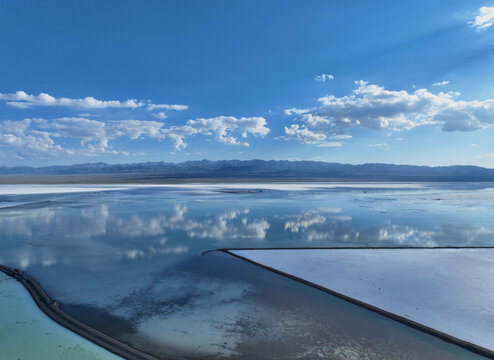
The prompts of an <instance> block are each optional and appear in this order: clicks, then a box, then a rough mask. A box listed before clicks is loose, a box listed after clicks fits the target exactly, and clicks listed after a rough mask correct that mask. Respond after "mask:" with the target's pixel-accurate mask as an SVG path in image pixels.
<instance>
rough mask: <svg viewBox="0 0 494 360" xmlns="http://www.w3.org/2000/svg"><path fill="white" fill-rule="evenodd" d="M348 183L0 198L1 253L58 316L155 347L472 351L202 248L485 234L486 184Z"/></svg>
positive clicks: (431, 242) (340, 353) (491, 201)
mask: <svg viewBox="0 0 494 360" xmlns="http://www.w3.org/2000/svg"><path fill="white" fill-rule="evenodd" d="M405 185H406V184H405ZM353 186H355V187H344V188H342V187H334V188H319V187H311V188H309V189H307V188H300V187H296V186H290V187H285V188H284V189H283V190H277V188H276V187H273V186H271V188H270V189H266V188H264V189H263V191H262V192H259V191H257V190H259V189H261V188H263V187H262V185H259V188H257V187H256V186H252V185H250V188H249V190H250V191H254V192H235V191H232V187H231V186H229V187H228V188H226V187H225V190H227V192H222V191H220V190H221V187H216V188H213V189H206V188H203V187H199V186H197V187H196V186H194V187H193V186H190V185H189V186H187V187H183V188H180V187H177V186H175V187H139V188H132V187H129V188H127V189H125V190H119V191H104V192H86V193H67V194H61V193H51V194H49V193H48V194H47V193H45V194H25V195H10V194H5V195H0V263H3V264H6V265H10V266H13V267H19V268H22V269H24V270H26V271H27V272H28V273H29V274H31V275H33V276H34V277H35V278H36V279H37V280H39V282H40V283H41V284H42V285H43V286H44V287H45V289H46V290H47V291H48V293H49V294H50V295H51V296H52V297H53V298H55V299H57V300H58V301H59V302H61V304H62V308H63V309H64V310H65V311H67V312H68V313H70V314H73V315H74V316H76V317H77V318H79V319H81V320H83V321H86V322H88V323H90V324H91V325H92V326H94V327H96V328H98V329H100V330H102V331H104V332H106V333H108V334H110V335H113V336H115V337H117V338H119V339H121V340H124V341H126V342H128V343H129V344H132V345H134V346H137V347H140V348H141V349H144V350H147V351H150V352H153V353H154V354H155V355H158V356H160V357H163V358H166V357H189V358H194V357H201V358H204V357H218V356H230V357H232V358H246V359H248V358H263V357H264V358H280V359H286V358H304V359H309V358H318V357H324V358H330V359H352V358H359V359H362V358H368V359H384V358H389V359H441V358H444V359H454V358H462V359H463V358H465V359H467V358H476V356H475V355H473V354H470V353H468V352H466V351H464V350H461V349H459V348H457V347H456V346H453V345H450V344H446V343H443V342H442V341H439V340H437V339H435V338H433V337H431V336H428V335H425V334H421V333H419V332H417V331H415V330H411V329H409V328H406V327H405V326H403V325H400V324H397V323H395V322H393V321H391V320H387V319H383V318H382V317H380V316H378V315H375V314H372V313H369V312H368V311H366V310H363V309H360V308H357V307H355V306H353V305H350V304H347V303H345V302H343V301H341V300H338V299H334V298H332V297H331V296H329V295H327V294H324V293H320V292H319V291H317V290H314V289H310V288H308V287H306V286H303V285H300V284H296V283H294V282H293V281H291V280H287V279H283V278H281V277H279V276H278V275H275V274H270V273H267V272H266V271H264V270H260V269H257V268H256V267H254V266H253V265H250V264H246V263H243V262H241V261H240V260H237V259H231V258H229V257H227V256H226V255H218V254H216V253H209V254H208V255H205V256H200V254H201V252H202V251H205V250H210V249H215V248H224V247H308V246H373V247H375V246H448V245H452V246H477V245H479V246H484V245H494V223H493V222H492V213H493V210H494V188H493V187H492V186H491V185H489V184H487V185H486V184H420V185H419V186H418V185H417V184H411V185H410V186H404V185H403V184H400V187H398V188H397V187H396V186H394V185H389V187H388V188H386V186H385V185H384V186H383V185H382V184H380V186H381V187H380V188H376V187H375V186H372V187H369V186H366V187H363V186H360V185H353ZM237 187H238V189H236V188H233V190H239V189H240V190H242V189H243V188H242V186H241V185H237ZM9 204H10V205H9ZM302 295H303V296H302ZM150 349H152V351H151V350H150ZM364 354H365V356H364Z"/></svg>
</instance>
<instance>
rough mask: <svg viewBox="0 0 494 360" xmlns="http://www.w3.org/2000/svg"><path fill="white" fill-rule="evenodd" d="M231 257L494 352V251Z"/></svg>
mask: <svg viewBox="0 0 494 360" xmlns="http://www.w3.org/2000/svg"><path fill="white" fill-rule="evenodd" d="M232 252H233V253H234V254H237V255H240V256H243V257H245V258H247V259H250V260H253V261H255V262H256V263H259V264H263V265H266V266H269V267H272V268H274V269H276V270H278V271H282V272H284V273H287V274H290V275H293V276H296V277H298V278H300V279H303V280H307V281H309V282H311V283H314V284H316V285H320V286H322V287H324V288H326V289H330V290H333V291H336V292H338V293H340V294H343V295H346V296H349V297H351V298H354V299H357V300H360V301H363V302H365V303H367V304H370V305H373V306H376V307H378V308H380V309H383V310H386V311H388V312H391V313H393V314H396V315H399V316H402V317H404V318H407V319H410V320H413V321H416V322H418V323H420V324H422V325H425V326H428V327H430V328H433V329H435V330H438V331H440V332H443V333H446V334H449V335H452V336H454V337H456V338H458V339H461V340H464V341H468V342H470V343H473V344H476V345H479V346H482V347H484V348H486V349H490V350H492V351H494V307H493V306H492V304H493V303H494V249H448V250H445V249H444V250H443V249H429V250H421V249H408V250H405V249H400V250H390V249H383V250H374V249H367V250H358V249H356V250H355V249H354V250H240V251H232Z"/></svg>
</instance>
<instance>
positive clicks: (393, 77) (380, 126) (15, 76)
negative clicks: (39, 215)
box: [0, 0, 494, 167]
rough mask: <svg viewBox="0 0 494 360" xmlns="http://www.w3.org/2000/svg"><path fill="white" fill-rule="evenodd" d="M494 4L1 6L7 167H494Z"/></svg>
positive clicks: (1, 107) (1, 141)
mask: <svg viewBox="0 0 494 360" xmlns="http://www.w3.org/2000/svg"><path fill="white" fill-rule="evenodd" d="M493 23H494V1H476V0H469V1H454V2H452V1H441V0H436V1H420V0H418V1H413V2H397V1H379V2H369V1H351V2H349V1H315V0H312V1H305V2H303V1H288V0H283V1H281V0H280V1H268V0H263V1H232V0H228V1H199V0H198V1H123V0H119V1H116V0H115V1H106V0H102V1H101V0H99V1H87V0H86V1H50V0H47V1H43V2H40V1H23V0H16V1H3V2H1V3H0V44H1V47H2V50H1V56H0V165H34V166H41V165H50V164H71V163H81V162H97V161H105V162H109V163H127V162H141V161H170V162H179V161H186V160H197V159H203V158H207V159H213V160H216V159H252V158H260V159H304V160H305V159H306V160H323V161H330V162H344V163H365V162H386V163H399V164H420V165H422V164H425V165H450V164H475V165H481V166H486V167H494V141H493V139H494V127H493V125H494V66H493V65H494V25H493Z"/></svg>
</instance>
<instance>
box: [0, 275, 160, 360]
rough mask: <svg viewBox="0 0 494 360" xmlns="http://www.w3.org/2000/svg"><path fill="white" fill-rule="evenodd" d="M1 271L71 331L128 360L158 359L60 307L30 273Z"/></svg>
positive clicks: (53, 318)
mask: <svg viewBox="0 0 494 360" xmlns="http://www.w3.org/2000/svg"><path fill="white" fill-rule="evenodd" d="M0 271H2V272H4V273H5V274H7V275H8V276H11V277H13V278H14V279H16V280H17V281H19V282H20V283H21V284H22V285H24V287H25V288H26V289H27V291H28V292H29V293H30V294H31V296H32V298H33V300H34V302H35V303H36V305H38V307H39V308H40V309H41V310H42V311H43V312H44V313H45V314H46V315H47V316H48V317H49V318H51V319H52V320H53V321H55V322H56V323H58V324H60V325H62V326H63V327H65V328H67V329H69V330H70V331H72V332H74V333H76V334H78V335H80V336H82V337H83V338H86V339H87V340H89V341H91V342H93V343H95V344H97V345H99V346H101V347H102V348H105V349H106V350H108V351H110V352H112V353H114V354H116V355H118V356H121V357H123V358H124V359H128V360H158V359H157V358H155V357H154V356H151V355H148V354H146V353H143V352H142V351H139V350H137V349H134V348H132V347H130V346H129V345H127V344H124V343H122V342H120V341H118V340H116V339H114V338H112V337H110V336H108V335H105V334H103V333H101V332H99V331H98V330H95V329H93V328H91V327H89V326H87V325H85V324H83V323H82V322H80V321H79V320H77V319H74V318H73V317H72V316H70V315H68V314H66V313H65V312H64V311H63V310H61V309H60V307H59V306H60V305H59V304H58V302H56V301H54V300H52V299H51V298H50V297H49V296H48V294H47V293H46V292H45V291H44V290H43V288H42V287H41V286H40V285H39V284H38V282H37V281H36V280H34V279H33V278H32V277H30V276H29V275H26V274H25V273H24V272H23V271H21V270H17V269H12V268H10V267H8V266H5V265H0Z"/></svg>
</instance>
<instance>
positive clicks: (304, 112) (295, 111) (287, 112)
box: [285, 108, 310, 115]
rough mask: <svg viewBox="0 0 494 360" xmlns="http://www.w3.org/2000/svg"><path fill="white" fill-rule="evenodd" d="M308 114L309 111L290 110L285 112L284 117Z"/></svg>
mask: <svg viewBox="0 0 494 360" xmlns="http://www.w3.org/2000/svg"><path fill="white" fill-rule="evenodd" d="M308 112H310V109H297V108H291V109H286V110H285V114H286V115H300V114H306V113H308Z"/></svg>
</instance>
